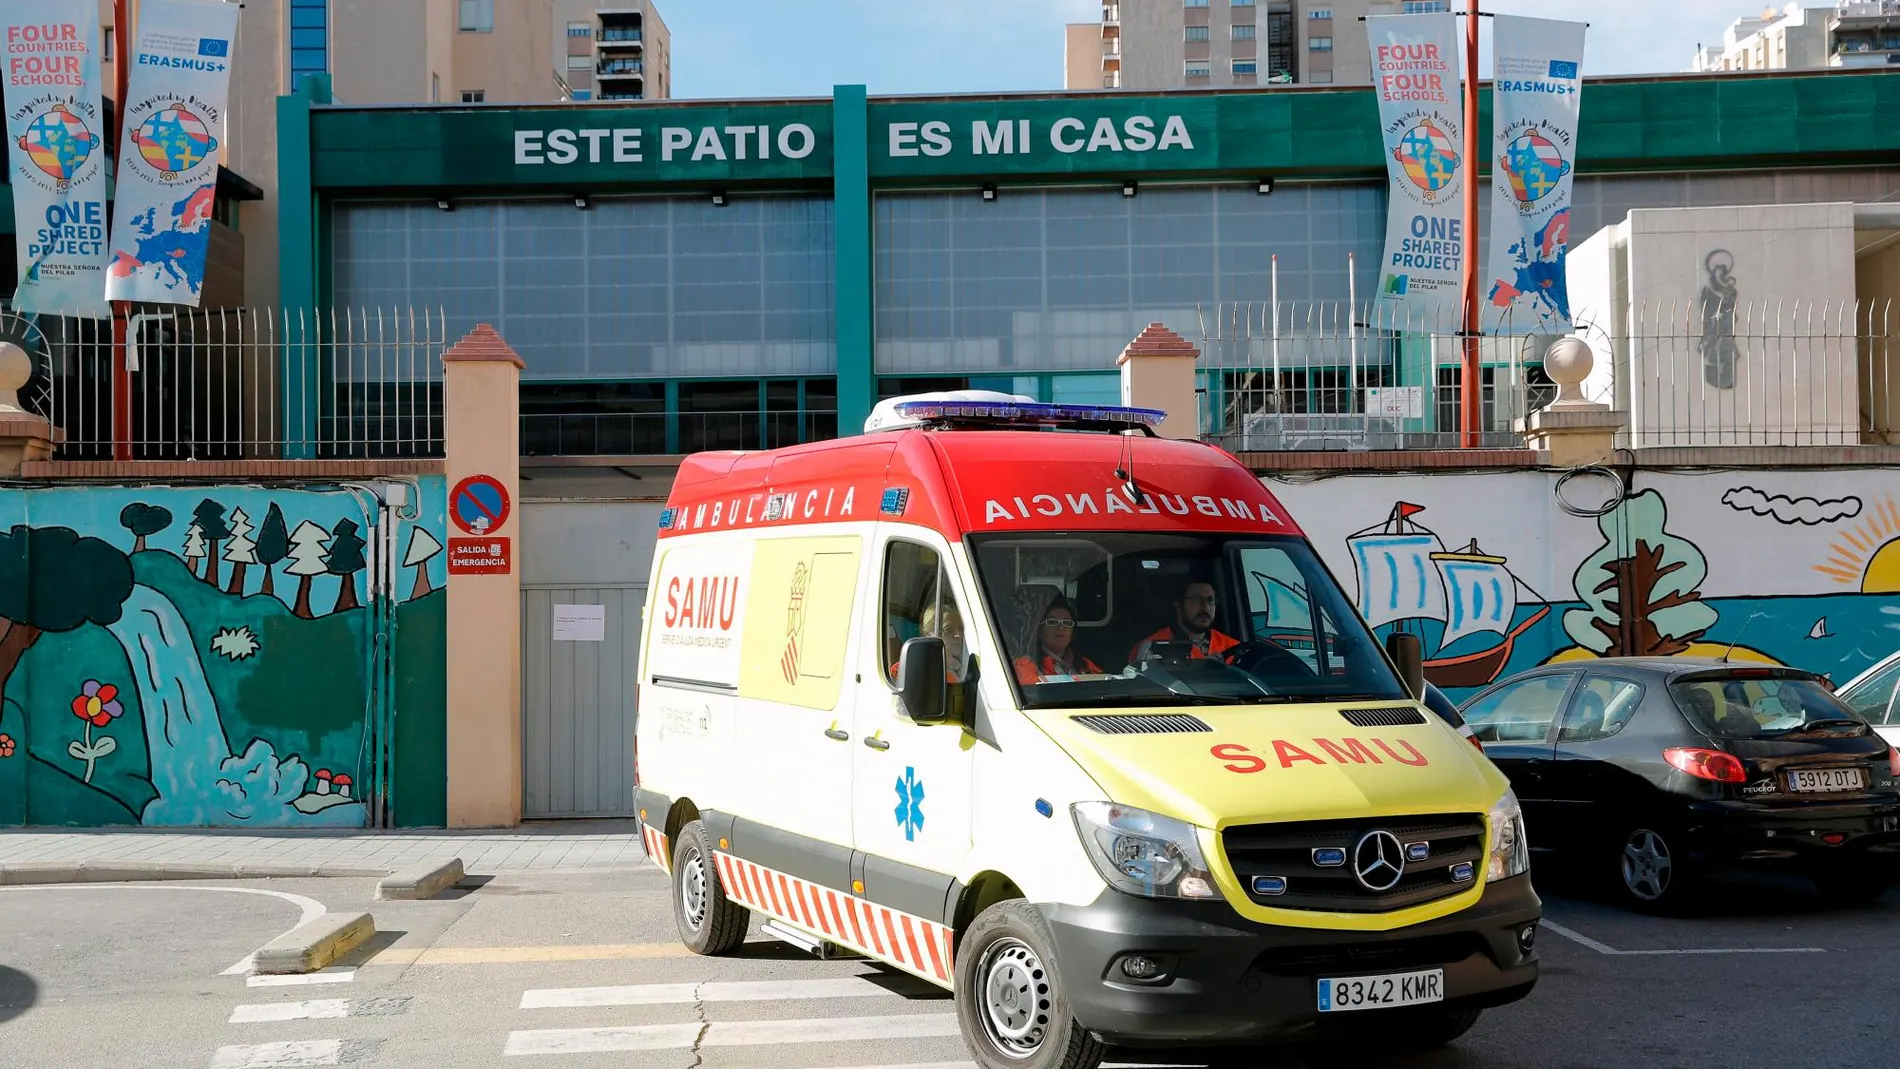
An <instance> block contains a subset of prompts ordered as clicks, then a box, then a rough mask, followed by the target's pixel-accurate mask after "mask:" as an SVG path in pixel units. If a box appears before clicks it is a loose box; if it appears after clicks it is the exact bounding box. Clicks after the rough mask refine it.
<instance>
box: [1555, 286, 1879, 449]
mask: <svg viewBox="0 0 1900 1069" xmlns="http://www.w3.org/2000/svg"><path fill="white" fill-rule="evenodd" d="M1895 312H1896V309H1895V307H1894V304H1893V302H1891V301H1884V300H1881V301H1866V302H1857V301H1833V302H1827V301H1813V302H1808V301H1774V300H1761V301H1750V302H1735V301H1733V300H1732V299H1726V298H1724V296H1723V295H1722V294H1720V293H1716V292H1714V291H1713V290H1711V291H1710V292H1709V293H1707V294H1705V295H1704V296H1703V298H1702V299H1699V300H1695V301H1678V302H1653V303H1647V304H1637V305H1634V306H1632V307H1630V308H1628V309H1625V310H1622V311H1621V312H1620V313H1618V314H1612V315H1604V316H1598V315H1592V314H1588V313H1585V314H1580V315H1579V317H1578V318H1579V321H1580V322H1581V323H1584V324H1587V327H1586V332H1585V333H1584V334H1583V335H1582V336H1583V337H1585V338H1587V339H1588V340H1589V341H1590V342H1591V344H1592V346H1593V347H1594V348H1595V349H1596V351H1597V373H1596V374H1595V375H1593V376H1592V378H1591V379H1590V380H1588V381H1586V383H1585V393H1586V394H1587V395H1589V396H1590V397H1591V399H1592V400H1599V401H1603V402H1606V403H1610V404H1613V405H1614V406H1615V407H1616V408H1619V409H1623V410H1626V411H1627V412H1628V413H1629V421H1628V429H1627V430H1626V431H1625V432H1624V434H1623V435H1622V440H1621V441H1620V442H1619V444H1621V445H1624V446H1626V447H1629V448H1639V449H1640V448H1647V447H1658V446H1807V445H1830V446H1843V445H1895V444H1900V359H1897V358H1900V350H1897V347H1896V345H1895V342H1896V337H1895V328H1896V327H1897V326H1900V323H1897V322H1896V319H1895ZM1606 351H1607V352H1606ZM1606 357H1607V358H1608V362H1609V363H1610V364H1611V365H1612V368H1611V370H1610V371H1608V372H1607V373H1606V372H1605V367H1604V364H1605V362H1606Z"/></svg>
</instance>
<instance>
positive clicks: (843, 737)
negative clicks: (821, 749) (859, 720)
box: [825, 728, 851, 742]
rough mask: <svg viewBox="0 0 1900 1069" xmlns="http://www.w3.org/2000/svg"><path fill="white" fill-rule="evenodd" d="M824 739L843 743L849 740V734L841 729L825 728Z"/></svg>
mask: <svg viewBox="0 0 1900 1069" xmlns="http://www.w3.org/2000/svg"><path fill="white" fill-rule="evenodd" d="M825 738H828V739H837V740H838V741H839V742H845V741H847V740H849V739H850V738H851V733H850V732H849V731H845V730H843V729H841V728H826V729H825Z"/></svg>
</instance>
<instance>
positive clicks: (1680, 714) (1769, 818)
mask: <svg viewBox="0 0 1900 1069" xmlns="http://www.w3.org/2000/svg"><path fill="white" fill-rule="evenodd" d="M1460 712H1461V713H1462V714H1463V716H1464V718H1465V720H1466V722H1467V723H1468V724H1469V725H1470V727H1471V730H1472V731H1473V732H1474V733H1475V734H1476V736H1477V739H1478V741H1479V742H1480V744H1482V746H1483V748H1484V751H1485V753H1486V754H1487V755H1489V756H1490V758H1491V760H1492V761H1493V762H1494V763H1495V764H1496V765H1497V766H1498V768H1499V769H1501V770H1502V771H1503V772H1504V774H1505V775H1506V776H1508V777H1510V780H1511V786H1512V789H1513V790H1515V791H1516V792H1517V797H1518V801H1519V802H1520V803H1521V804H1522V805H1523V808H1524V823H1525V830H1526V832H1527V833H1528V835H1529V838H1530V842H1531V846H1532V848H1533V849H1534V850H1540V851H1544V850H1555V851H1557V852H1558V853H1559V854H1561V855H1566V856H1567V859H1568V860H1573V861H1581V862H1582V863H1583V864H1584V866H1585V869H1586V871H1590V870H1594V872H1595V874H1596V875H1599V876H1601V877H1604V878H1605V882H1607V883H1608V885H1609V886H1610V887H1611V888H1613V889H1614V892H1615V893H1616V894H1617V895H1618V896H1619V897H1620V898H1622V899H1623V900H1625V901H1626V902H1627V903H1628V904H1631V905H1634V906H1637V907H1639V908H1654V909H1662V908H1665V907H1674V906H1676V905H1679V904H1682V903H1684V902H1686V901H1689V900H1692V899H1693V897H1694V893H1695V890H1696V887H1697V884H1698V878H1699V877H1700V876H1702V875H1704V874H1707V873H1709V872H1711V871H1715V870H1718V869H1723V870H1746V869H1751V868H1759V867H1768V866H1779V867H1784V868H1790V869H1793V870H1795V871H1798V872H1800V873H1802V874H1805V875H1806V876H1808V877H1809V878H1810V879H1812V880H1813V881H1814V882H1815V884H1816V885H1818V886H1819V887H1820V889H1821V890H1822V891H1823V893H1825V894H1827V895H1829V896H1830V897H1833V898H1836V899H1839V900H1866V899H1871V898H1875V897H1878V896H1879V895H1880V894H1881V893H1882V892H1883V891H1884V890H1885V889H1886V888H1887V886H1888V885H1889V883H1891V882H1892V880H1893V879H1894V877H1895V875H1896V873H1897V872H1900V753H1897V752H1896V751H1894V750H1893V749H1892V748H1891V747H1889V746H1888V744H1887V743H1886V742H1885V741H1884V740H1882V739H1881V738H1880V736H1878V735H1877V734H1875V733H1874V731H1873V729H1872V728H1870V727H1869V726H1868V725H1867V723H1866V721H1865V720H1863V719H1862V718H1861V717H1859V716H1857V715H1856V714H1855V713H1853V712H1852V711H1851V710H1850V709H1848V708H1847V707H1846V706H1845V705H1842V704H1841V702H1840V701H1839V700H1838V699H1837V698H1835V697H1834V695H1833V694H1832V693H1830V691H1829V689H1828V687H1827V685H1826V683H1825V682H1824V681H1823V680H1822V679H1821V677H1819V676H1816V675H1814V674H1812V673H1809V672H1802V671H1799V670H1796V669H1791V668H1779V667H1766V666H1761V665H1754V664H1731V663H1727V662H1723V661H1710V660H1701V659H1689V658H1651V659H1634V658H1629V659H1626V658H1606V659H1603V660H1596V661H1589V662H1583V663H1572V664H1565V665H1551V666H1548V667H1544V668H1539V669H1535V670H1533V671H1530V672H1526V673H1523V674H1521V675H1518V676H1513V677H1512V678H1510V679H1508V680H1505V681H1503V682H1501V683H1497V684H1494V685H1493V686H1492V687H1490V688H1489V689H1487V690H1485V691H1483V692H1482V693H1480V694H1478V695H1477V696H1476V697H1473V698H1472V699H1471V700H1470V701H1467V702H1466V703H1465V704H1464V705H1463V706H1462V708H1461V710H1460Z"/></svg>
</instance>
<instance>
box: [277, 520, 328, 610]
mask: <svg viewBox="0 0 1900 1069" xmlns="http://www.w3.org/2000/svg"><path fill="white" fill-rule="evenodd" d="M329 544H330V532H328V531H326V530H324V529H323V528H322V527H319V526H318V525H316V524H314V523H311V522H310V521H309V520H305V521H303V522H302V523H300V524H298V525H297V529H296V530H294V531H292V532H290V553H289V557H290V567H289V568H288V569H286V570H287V571H288V572H290V574H291V575H294V576H296V577H297V603H296V604H295V605H293V606H291V609H290V611H291V612H294V613H296V614H297V615H298V616H301V617H303V618H304V619H306V620H309V619H313V618H314V617H313V615H312V614H311V612H310V581H311V580H313V579H315V578H316V577H317V576H319V575H328V574H329V573H330V565H329V563H328V562H326V561H325V560H324V551H325V548H326V547H327V546H328V545H329Z"/></svg>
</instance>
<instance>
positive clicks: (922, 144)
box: [871, 92, 1379, 181]
mask: <svg viewBox="0 0 1900 1069" xmlns="http://www.w3.org/2000/svg"><path fill="white" fill-rule="evenodd" d="M1378 162H1379V129H1378V116H1377V114H1376V112H1375V110H1374V107H1373V102H1372V95H1371V94H1370V93H1340V92H1287V93H1271V94H1269V93H1245V94H1241V93H1234V94H1220V95H1209V94H1165V95H1159V96H1144V97H1136V96H1127V97H1124V96H1110V97H1054V98H1048V97H1045V98H1042V99H1034V98H1019V99H1013V100H981V101H954V100H947V101H941V102H932V101H904V102H892V103H875V102H874V103H873V104H872V105H871V176H872V177H873V178H877V179H890V180H898V181H902V180H907V179H917V180H928V179H936V178H977V177H1003V178H1008V177H1016V176H1059V175H1066V174H1089V175H1104V174H1107V175H1117V174H1121V175H1141V174H1157V173H1161V174H1166V173H1183V172H1200V173H1206V172H1229V173H1233V172H1249V173H1251V172H1259V173H1262V174H1356V173H1361V172H1365V171H1367V170H1368V169H1369V165H1370V166H1373V167H1376V166H1377V164H1378Z"/></svg>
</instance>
